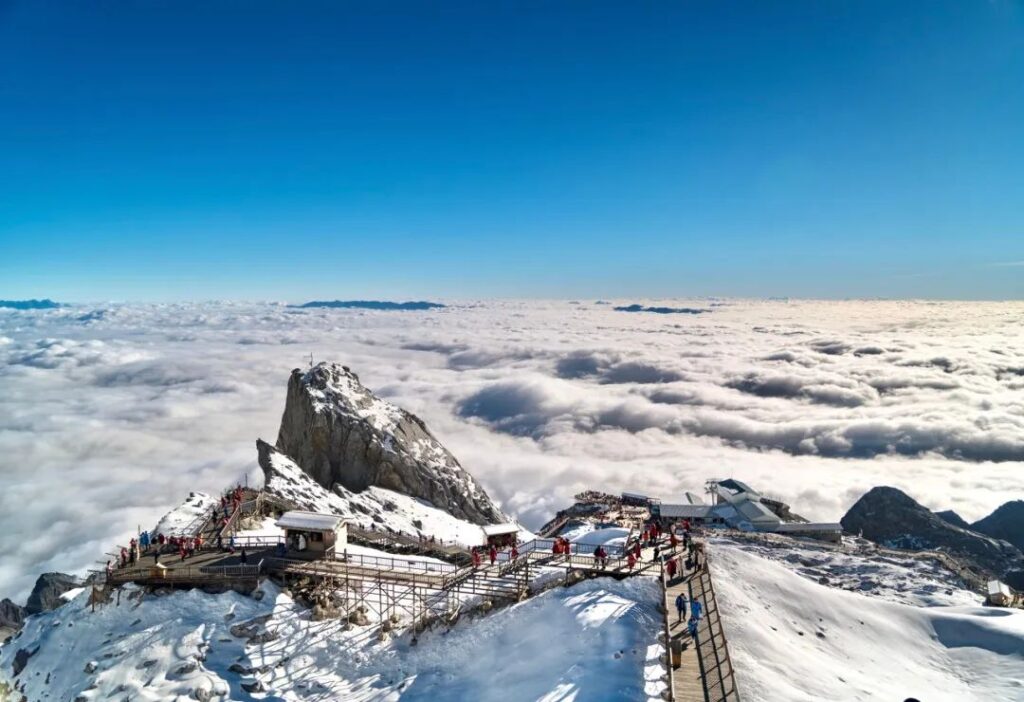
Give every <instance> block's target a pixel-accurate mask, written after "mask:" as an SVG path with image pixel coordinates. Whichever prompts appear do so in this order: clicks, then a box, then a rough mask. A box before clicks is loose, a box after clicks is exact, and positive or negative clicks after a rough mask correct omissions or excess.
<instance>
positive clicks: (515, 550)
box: [509, 544, 519, 561]
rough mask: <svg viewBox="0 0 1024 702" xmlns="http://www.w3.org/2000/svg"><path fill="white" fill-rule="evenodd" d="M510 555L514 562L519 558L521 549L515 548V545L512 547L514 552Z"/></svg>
mask: <svg viewBox="0 0 1024 702" xmlns="http://www.w3.org/2000/svg"><path fill="white" fill-rule="evenodd" d="M509 555H510V556H511V560H513V561H514V560H515V559H517V558H519V549H517V548H516V547H515V544H513V545H512V551H511V552H510V553H509Z"/></svg>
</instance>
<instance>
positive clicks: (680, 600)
mask: <svg viewBox="0 0 1024 702" xmlns="http://www.w3.org/2000/svg"><path fill="white" fill-rule="evenodd" d="M676 614H677V615H679V619H678V620H677V621H680V622H681V621H683V615H684V614H686V595H684V594H683V593H681V592H680V593H679V594H678V595H676Z"/></svg>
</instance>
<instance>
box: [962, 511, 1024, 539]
mask: <svg viewBox="0 0 1024 702" xmlns="http://www.w3.org/2000/svg"><path fill="white" fill-rule="evenodd" d="M971 529H973V530H974V531H978V532H981V533H982V534H985V535H987V536H991V537H992V538H994V539H1003V540H1004V541H1009V542H1010V543H1011V544H1013V545H1014V546H1016V547H1017V548H1019V549H1021V550H1022V551H1024V500H1014V501H1012V502H1007V503H1005V504H1003V505H1002V506H1001V507H999V508H998V509H996V511H995V512H993V513H992V514H990V515H988V516H987V517H985V518H984V519H979V520H978V521H976V522H975V523H974V524H972V525H971Z"/></svg>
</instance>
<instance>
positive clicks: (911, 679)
mask: <svg viewBox="0 0 1024 702" xmlns="http://www.w3.org/2000/svg"><path fill="white" fill-rule="evenodd" d="M711 554H712V561H711V562H712V569H713V571H712V572H713V574H714V583H715V591H716V594H717V602H718V606H719V608H720V609H721V616H722V619H723V622H724V626H725V631H726V636H727V638H728V641H729V651H730V655H731V656H732V660H733V663H734V665H735V667H736V676H737V682H738V684H739V688H740V692H741V694H742V695H743V697H744V700H746V701H747V702H820V701H821V700H829V701H830V702H841V701H845V700H851V701H852V700H903V699H906V698H908V697H916V698H918V699H920V700H926V701H927V702H971V701H973V700H977V701H978V702H982V701H983V700H984V702H1020V700H1022V699H1024V611H1019V610H1002V609H994V608H983V607H978V606H958V607H937V606H936V607H920V606H914V605H910V604H903V603H897V602H890V601H887V600H885V599H883V598H879V597H870V596H866V595H863V594H859V593H855V592H849V591H845V590H839V589H835V588H831V587H828V586H825V585H819V584H818V583H816V582H812V581H810V580H808V579H806V578H804V577H801V576H800V575H798V574H796V573H794V572H793V571H792V570H790V569H789V568H787V567H786V566H784V565H782V564H781V563H779V562H776V561H773V560H769V559H766V558H763V557H761V556H759V555H757V554H755V553H751V552H749V551H748V550H745V549H743V548H741V547H738V546H736V545H733V544H729V543H727V542H724V541H717V542H715V544H714V545H713V548H712V551H711Z"/></svg>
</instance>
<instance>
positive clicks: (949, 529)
mask: <svg viewBox="0 0 1024 702" xmlns="http://www.w3.org/2000/svg"><path fill="white" fill-rule="evenodd" d="M842 525H843V529H844V530H845V531H848V532H851V533H854V534H856V533H858V532H860V533H862V534H863V536H864V538H866V539H869V540H871V541H874V542H876V543H879V544H882V545H884V546H889V547H894V548H903V549H909V550H913V551H925V550H927V551H945V552H947V553H949V554H950V555H952V556H956V557H957V558H959V559H961V560H963V561H965V562H966V563H967V564H969V565H973V566H974V567H975V569H976V570H978V571H979V572H981V573H983V574H985V575H989V576H992V575H994V576H997V577H998V576H1002V577H1004V578H1006V580H1007V581H1008V582H1010V584H1011V585H1012V584H1014V583H1015V582H1017V581H1018V579H1019V577H1020V571H1021V570H1022V569H1024V554H1022V553H1021V552H1020V550H1019V549H1017V548H1016V547H1015V546H1014V545H1013V544H1010V543H1008V542H1006V541H1002V540H1000V539H995V538H991V537H989V536H985V535H984V534H980V533H978V532H977V531H973V530H971V529H964V528H962V527H959V526H956V525H954V524H951V523H949V522H948V521H946V520H944V519H943V518H942V517H940V516H939V515H937V514H935V513H934V512H932V511H931V510H929V509H927V508H926V507H924V506H923V505H921V504H919V503H917V502H916V501H915V500H914V499H913V498H911V497H910V496H909V495H907V494H906V493H904V492H902V491H901V490H898V489H896V488H893V487H875V488H872V489H871V490H870V491H868V492H867V493H865V494H864V495H863V496H862V497H861V498H860V499H859V500H858V501H857V503H856V504H854V505H853V507H851V508H850V511H848V512H847V513H846V515H845V516H844V517H843V519H842Z"/></svg>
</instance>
